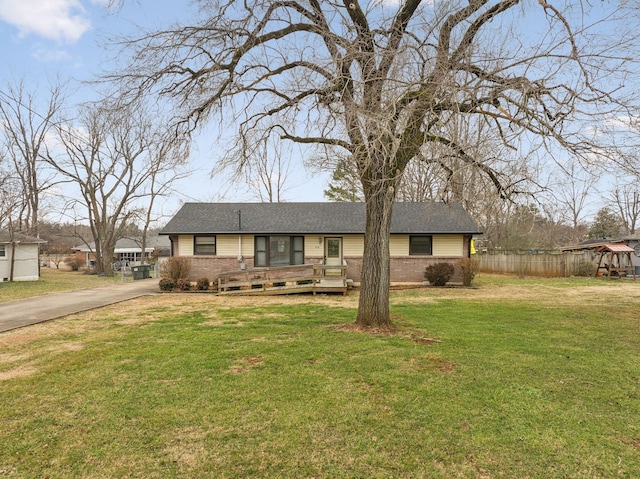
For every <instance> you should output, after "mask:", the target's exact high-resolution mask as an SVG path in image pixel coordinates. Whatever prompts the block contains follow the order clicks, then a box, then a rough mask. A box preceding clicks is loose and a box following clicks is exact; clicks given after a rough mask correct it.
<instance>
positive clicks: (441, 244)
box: [433, 235, 464, 256]
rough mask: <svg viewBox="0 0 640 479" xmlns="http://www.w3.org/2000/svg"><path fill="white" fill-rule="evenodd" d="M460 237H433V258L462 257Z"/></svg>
mask: <svg viewBox="0 0 640 479" xmlns="http://www.w3.org/2000/svg"><path fill="white" fill-rule="evenodd" d="M463 252H464V240H463V236H462V235H433V256H462V255H463Z"/></svg>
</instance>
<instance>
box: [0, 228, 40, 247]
mask: <svg viewBox="0 0 640 479" xmlns="http://www.w3.org/2000/svg"><path fill="white" fill-rule="evenodd" d="M13 238H14V240H16V241H18V242H20V243H46V241H45V240H43V239H40V238H35V237H33V236H27V235H23V234H21V233H14V234H13ZM10 242H11V235H10V234H9V232H8V231H6V230H0V244H3V243H6V244H8V243H10Z"/></svg>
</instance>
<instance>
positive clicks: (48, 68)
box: [0, 0, 327, 214]
mask: <svg viewBox="0 0 640 479" xmlns="http://www.w3.org/2000/svg"><path fill="white" fill-rule="evenodd" d="M107 4H108V0H0V44H1V45H2V55H1V58H2V62H1V66H0V88H2V87H3V86H4V85H3V84H4V83H5V82H7V81H10V80H12V79H19V78H25V79H26V80H27V84H28V85H30V86H34V87H35V86H37V87H38V90H39V91H40V92H41V93H42V94H43V95H44V94H45V93H46V90H47V87H48V85H49V84H50V83H51V82H54V81H55V79H56V77H60V79H61V80H62V81H67V80H69V81H71V82H72V83H71V89H72V90H73V91H74V94H73V96H72V101H73V102H80V101H83V100H86V99H90V98H92V97H93V93H92V89H91V87H89V86H83V85H82V84H81V83H80V82H82V81H83V80H88V79H91V78H92V76H93V75H94V74H96V73H99V72H101V71H103V70H106V69H109V66H110V65H109V60H110V58H111V56H112V55H113V53H112V52H109V51H108V50H107V49H105V48H104V45H106V44H107V43H108V42H107V39H108V38H110V37H113V36H114V35H118V34H127V33H135V32H136V31H138V28H139V27H143V28H162V27H166V26H168V25H169V24H171V22H173V21H176V20H179V19H188V18H189V17H191V16H193V14H194V12H193V10H192V8H193V7H190V2H188V1H175V0H125V1H124V2H123V5H122V8H120V9H118V10H115V9H111V10H109V8H108V5H107ZM212 128H213V126H212ZM215 136H216V135H214V134H213V132H206V131H205V132H203V134H202V135H201V136H200V138H199V139H198V141H197V144H196V147H195V148H194V152H193V155H192V158H191V164H192V168H193V169H194V174H193V175H192V176H191V177H190V178H189V179H188V180H182V181H181V182H180V183H179V184H178V185H177V188H178V189H179V191H181V192H184V196H183V197H182V198H180V199H181V200H184V201H194V200H204V201H218V200H221V201H244V200H248V199H249V198H248V197H247V195H246V193H244V194H243V193H241V191H242V188H241V189H240V191H227V190H228V188H227V187H226V185H224V184H223V183H224V182H222V181H220V180H217V181H216V179H213V180H211V179H210V178H209V175H208V172H209V171H210V168H211V165H212V164H213V162H215V159H216V155H219V154H220V153H221V152H220V148H216V145H215V144H213V138H214V137H215ZM293 170H294V173H293V174H292V175H291V177H290V181H289V185H290V187H291V188H290V189H289V190H288V192H287V193H286V195H285V198H286V200H287V201H323V200H324V198H323V196H322V191H323V189H324V188H325V184H326V179H327V178H326V176H323V177H314V178H311V177H309V175H308V174H307V173H306V172H305V171H304V170H303V169H302V168H301V167H299V168H293ZM223 195H224V196H223ZM178 206H179V199H177V198H174V199H173V200H172V201H170V202H169V203H168V205H167V209H169V210H171V209H174V210H175V209H177V208H178ZM166 213H167V214H171V213H172V211H167V212H166Z"/></svg>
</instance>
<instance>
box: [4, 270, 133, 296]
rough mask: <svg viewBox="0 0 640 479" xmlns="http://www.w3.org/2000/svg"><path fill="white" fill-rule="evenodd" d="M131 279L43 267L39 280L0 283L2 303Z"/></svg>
mask: <svg viewBox="0 0 640 479" xmlns="http://www.w3.org/2000/svg"><path fill="white" fill-rule="evenodd" d="M123 280H124V281H131V280H132V278H131V277H125V278H122V277H121V276H120V275H116V276H113V277H104V276H97V275H95V274H93V275H91V274H84V273H82V272H78V271H64V270H58V269H54V268H42V269H41V275H40V280H38V281H15V282H12V283H9V282H3V283H0V303H5V302H7V301H13V300H16V299H25V298H30V297H33V296H42V295H44V294H49V293H59V292H62V291H72V290H75V289H85V288H93V287H96V286H103V285H106V284H114V283H120V282H121V281H123Z"/></svg>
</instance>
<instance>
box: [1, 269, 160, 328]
mask: <svg viewBox="0 0 640 479" xmlns="http://www.w3.org/2000/svg"><path fill="white" fill-rule="evenodd" d="M157 292H158V280H157V279H153V278H152V279H141V280H137V281H131V282H127V283H121V284H114V285H109V286H100V287H98V288H90V289H80V290H76V291H68V292H64V293H55V294H47V295H45V296H37V297H34V298H28V299H22V300H19V301H11V302H9V303H3V304H0V332H4V331H9V330H11V329H16V328H21V327H23V326H29V325H31V324H36V323H41V322H43V321H49V320H51V319H56V318H60V317H62V316H67V315H69V314H74V313H79V312H81V311H88V310H90V309H95V308H100V307H102V306H107V305H109V304H114V303H119V302H121V301H127V300H130V299H134V298H138V297H140V296H145V295H150V294H155V293H157Z"/></svg>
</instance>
